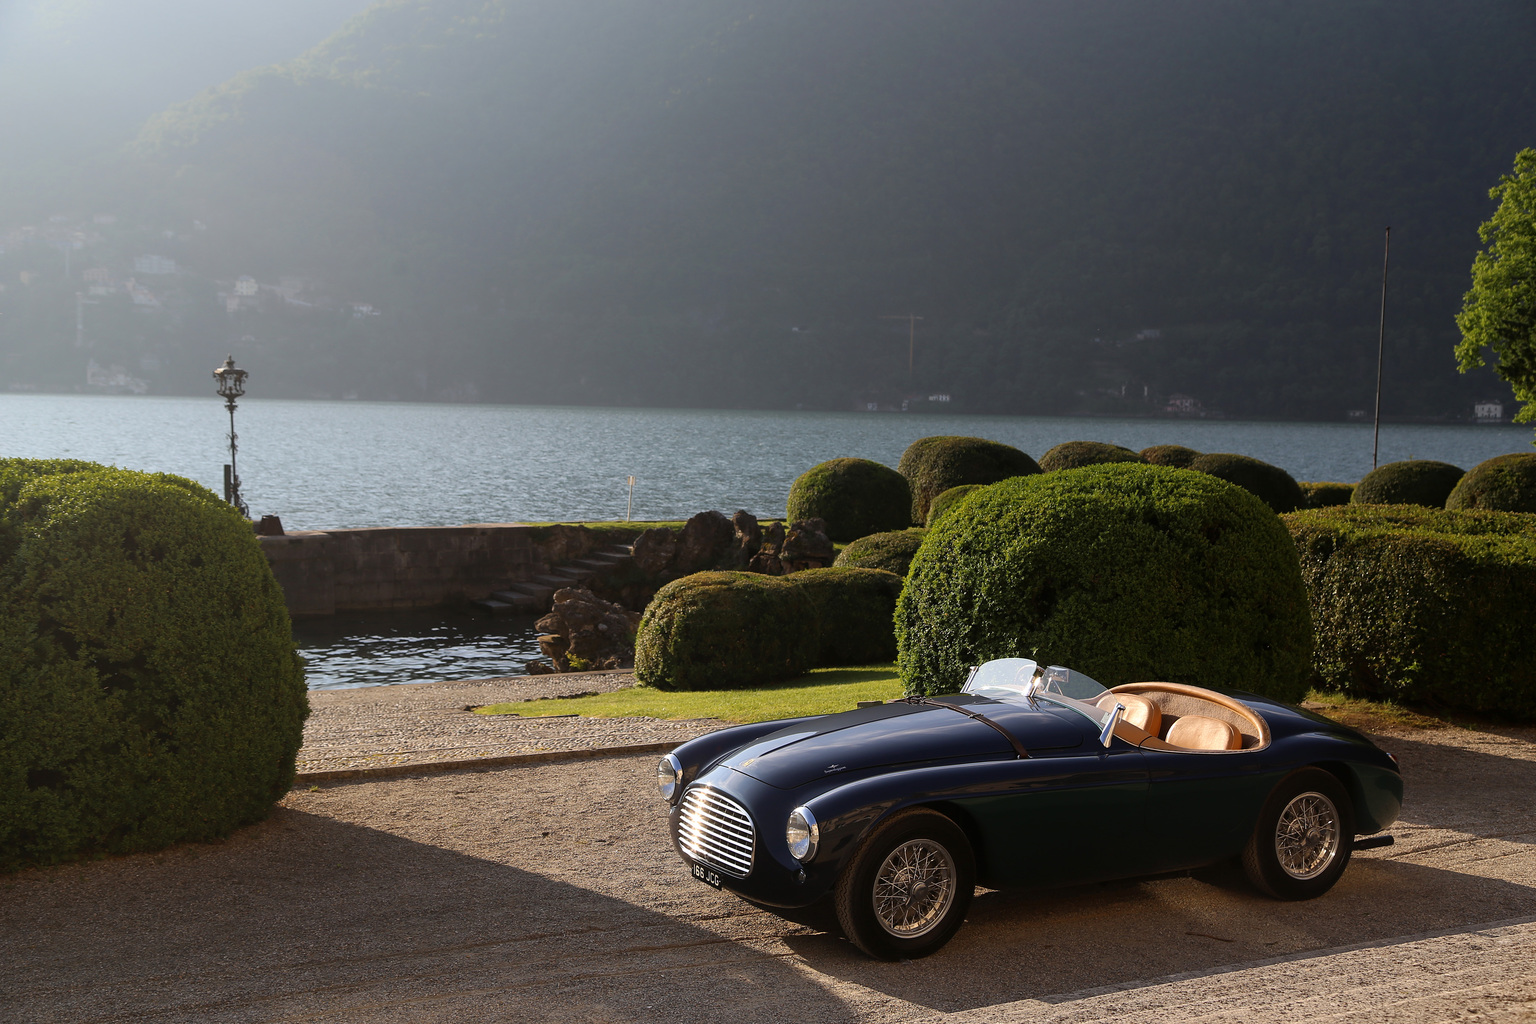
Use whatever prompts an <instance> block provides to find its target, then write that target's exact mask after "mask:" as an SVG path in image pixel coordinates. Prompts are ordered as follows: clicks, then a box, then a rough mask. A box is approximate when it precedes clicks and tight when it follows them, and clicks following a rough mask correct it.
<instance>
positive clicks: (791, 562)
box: [779, 519, 837, 572]
mask: <svg viewBox="0 0 1536 1024" xmlns="http://www.w3.org/2000/svg"><path fill="white" fill-rule="evenodd" d="M836 557H837V549H836V548H835V547H833V545H832V541H831V540H830V539H828V537H827V524H826V523H825V522H824V521H823V520H820V519H802V520H799V521H798V522H795V523H792V524H791V525H790V528H789V532H788V533H786V534H785V535H784V545H783V547H781V548H780V549H779V561H780V562H781V563H783V566H784V571H785V572H800V571H801V570H802V569H823V568H826V567H827V566H829V565H831V564H832V561H833V559H835V558H836Z"/></svg>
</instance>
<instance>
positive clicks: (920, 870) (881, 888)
mask: <svg viewBox="0 0 1536 1024" xmlns="http://www.w3.org/2000/svg"><path fill="white" fill-rule="evenodd" d="M872 896H873V900H874V909H875V920H877V921H879V922H880V927H882V928H884V929H885V930H886V931H888V932H890V933H891V934H892V935H894V936H896V937H897V938H900V939H913V938H917V937H918V936H919V935H925V934H927V933H928V932H929V931H931V930H932V929H933V928H935V927H936V926H937V925H938V923H939V922H940V921H942V920H944V915H945V912H946V911H948V910H949V907H950V904H952V903H953V902H954V900H955V861H954V858H953V857H951V856H950V854H949V851H948V850H946V849H944V847H942V846H940V845H939V844H938V843H936V842H934V841H933V840H931V839H912V840H909V841H908V842H905V843H902V844H901V845H900V846H898V847H896V848H895V849H894V850H892V851H891V852H890V853H889V854H888V855H887V856H886V858H885V860H884V861H883V862H882V863H881V865H880V869H879V870H878V871H877V872H876V873H875V884H874V887H873V893H872Z"/></svg>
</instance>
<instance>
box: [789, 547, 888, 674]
mask: <svg viewBox="0 0 1536 1024" xmlns="http://www.w3.org/2000/svg"><path fill="white" fill-rule="evenodd" d="M784 578H785V579H787V580H789V581H790V582H791V583H793V584H794V585H795V586H797V587H799V588H800V589H801V590H802V591H804V592H805V594H806V595H807V596H808V597H809V598H810V599H811V604H813V605H814V606H815V608H816V633H817V636H818V637H820V640H821V643H820V649H819V650H818V652H817V654H816V667H817V668H823V667H826V666H831V665H879V664H884V663H886V662H888V661H895V660H896V626H895V614H896V597H897V595H899V594H900V593H901V577H900V576H897V575H896V574H895V573H893V572H886V571H885V570H884V569H856V568H852V567H848V566H841V567H836V566H835V567H833V568H829V569H804V570H802V571H800V572H796V573H791V574H790V575H788V576H786V577H784Z"/></svg>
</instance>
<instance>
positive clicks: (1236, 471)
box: [1189, 452, 1306, 512]
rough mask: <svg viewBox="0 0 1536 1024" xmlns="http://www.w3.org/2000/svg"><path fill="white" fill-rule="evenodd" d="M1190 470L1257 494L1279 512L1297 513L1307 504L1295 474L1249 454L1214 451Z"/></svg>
mask: <svg viewBox="0 0 1536 1024" xmlns="http://www.w3.org/2000/svg"><path fill="white" fill-rule="evenodd" d="M1189 468H1190V469H1193V470H1194V471H1195V472H1197V473H1206V474H1209V475H1210V476H1214V477H1217V478H1219V479H1222V480H1225V481H1226V482H1227V483H1229V484H1236V485H1237V486H1239V487H1241V488H1242V489H1243V490H1245V491H1248V492H1249V493H1251V494H1255V495H1257V496H1258V497H1259V499H1260V500H1262V501H1263V502H1264V504H1266V505H1268V506H1269V507H1270V508H1271V509H1273V510H1274V511H1276V512H1294V511H1296V510H1297V509H1298V508H1301V506H1302V504H1303V503H1304V502H1305V501H1306V497H1305V496H1304V495H1303V494H1302V493H1301V487H1300V486H1299V485H1298V484H1297V483H1296V479H1295V478H1294V477H1293V476H1291V474H1289V473H1287V472H1286V471H1285V470H1283V469H1281V468H1280V467H1279V466H1271V465H1270V464H1269V463H1267V462H1261V461H1259V460H1258V459H1255V458H1250V457H1249V456H1247V455H1233V454H1230V453H1228V452H1214V453H1211V454H1209V455H1202V456H1200V457H1199V458H1198V459H1196V460H1194V461H1193V462H1191V463H1190V464H1189Z"/></svg>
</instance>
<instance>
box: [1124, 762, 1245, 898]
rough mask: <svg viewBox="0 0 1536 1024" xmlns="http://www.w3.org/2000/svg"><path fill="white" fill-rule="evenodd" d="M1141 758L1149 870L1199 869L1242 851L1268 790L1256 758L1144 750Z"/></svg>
mask: <svg viewBox="0 0 1536 1024" xmlns="http://www.w3.org/2000/svg"><path fill="white" fill-rule="evenodd" d="M1143 757H1144V763H1145V765H1146V768H1147V774H1148V778H1149V782H1150V786H1149V791H1148V795H1147V830H1146V833H1145V835H1146V841H1147V846H1148V848H1149V852H1150V853H1151V854H1152V859H1153V866H1152V867H1151V868H1149V870H1151V871H1178V870H1182V869H1184V868H1192V867H1199V866H1200V865H1203V864H1210V863H1213V862H1215V861H1218V860H1222V859H1225V858H1227V857H1231V856H1234V855H1236V854H1238V853H1240V852H1241V851H1242V849H1243V846H1244V844H1245V843H1246V842H1247V841H1248V834H1249V833H1250V832H1251V831H1252V830H1253V824H1254V821H1255V820H1256V819H1257V816H1258V812H1259V808H1260V805H1261V804H1262V803H1263V801H1264V797H1265V795H1266V794H1267V793H1268V792H1269V789H1270V779H1269V776H1268V775H1266V774H1265V773H1264V771H1263V765H1262V764H1261V758H1260V757H1259V756H1258V754H1257V752H1255V751H1251V750H1232V751H1180V750H1152V749H1146V750H1144V751H1143Z"/></svg>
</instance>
